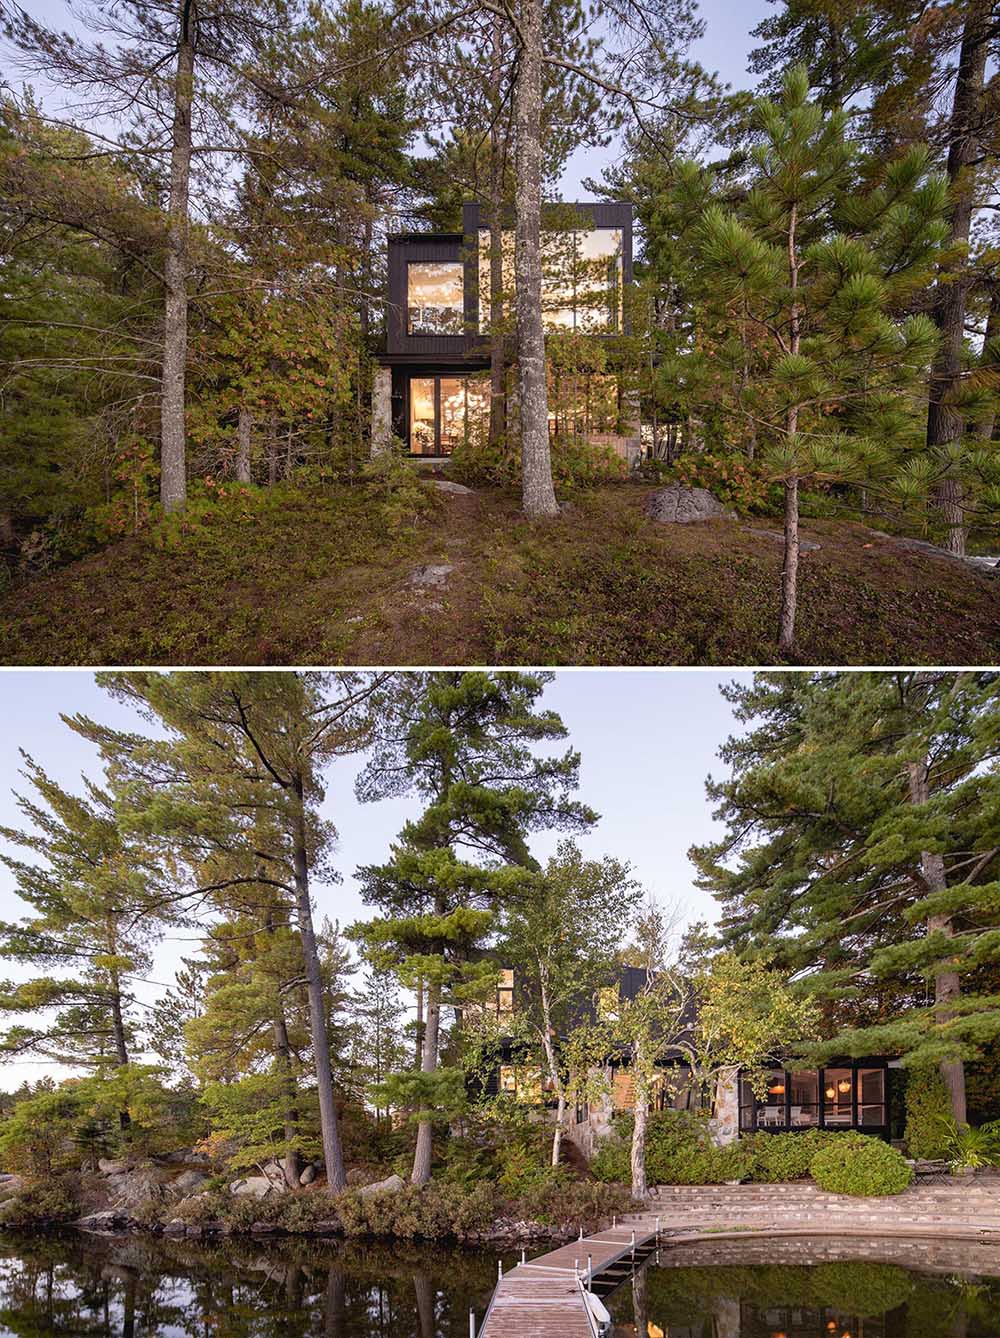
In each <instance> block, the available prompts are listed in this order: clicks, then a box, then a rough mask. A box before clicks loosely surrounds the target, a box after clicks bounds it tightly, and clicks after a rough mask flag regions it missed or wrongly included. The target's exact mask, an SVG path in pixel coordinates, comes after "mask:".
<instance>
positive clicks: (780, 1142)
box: [743, 1129, 859, 1184]
mask: <svg viewBox="0 0 1000 1338" xmlns="http://www.w3.org/2000/svg"><path fill="white" fill-rule="evenodd" d="M858 1137H859V1135H856V1134H849V1133H838V1132H837V1131H836V1130H833V1129H803V1130H802V1132H801V1133H787V1134H766V1133H758V1134H751V1135H750V1137H749V1138H746V1139H744V1140H743V1146H744V1147H746V1148H747V1150H748V1152H749V1154H750V1156H751V1159H752V1160H751V1166H750V1171H749V1175H750V1179H751V1180H753V1181H755V1182H757V1183H760V1184H783V1183H785V1182H786V1181H789V1180H807V1179H808V1178H809V1173H810V1167H811V1166H812V1160H813V1158H814V1157H815V1155H816V1153H817V1152H819V1150H820V1148H824V1147H829V1146H830V1145H831V1144H833V1143H836V1142H838V1141H843V1140H844V1139H848V1140H850V1141H852V1142H854V1141H856V1140H857V1138H858Z"/></svg>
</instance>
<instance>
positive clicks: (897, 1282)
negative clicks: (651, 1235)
mask: <svg viewBox="0 0 1000 1338" xmlns="http://www.w3.org/2000/svg"><path fill="white" fill-rule="evenodd" d="M607 1305H608V1307H609V1309H610V1310H611V1312H612V1316H613V1318H614V1320H615V1330H614V1332H615V1335H616V1338H625V1336H626V1335H628V1336H629V1338H633V1336H636V1338H1000V1246H997V1245H991V1246H983V1245H980V1244H978V1243H967V1242H960V1241H953V1242H947V1241H933V1242H921V1241H906V1242H904V1241H897V1242H888V1243H884V1242H880V1241H876V1240H871V1241H861V1242H859V1241H849V1240H845V1241H827V1240H815V1241H802V1240H794V1239H789V1240H785V1241H782V1240H779V1239H775V1240H770V1241H766V1242H765V1241H754V1242H749V1241H747V1242H739V1241H734V1242H732V1243H730V1242H725V1243H723V1242H719V1243H718V1244H715V1245H713V1244H711V1243H708V1244H699V1245H694V1246H682V1247H676V1248H674V1249H669V1248H667V1249H661V1251H660V1253H659V1257H658V1261H657V1259H656V1258H655V1257H654V1258H653V1259H651V1260H650V1263H649V1265H648V1266H647V1267H646V1268H644V1269H643V1270H642V1272H641V1273H640V1274H639V1275H638V1277H637V1279H636V1281H635V1282H633V1283H631V1284H628V1285H626V1286H624V1287H621V1288H619V1290H618V1291H617V1292H615V1293H614V1294H613V1295H612V1296H611V1297H610V1298H608V1301H607Z"/></svg>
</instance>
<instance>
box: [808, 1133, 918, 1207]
mask: <svg viewBox="0 0 1000 1338" xmlns="http://www.w3.org/2000/svg"><path fill="white" fill-rule="evenodd" d="M811 1170H812V1177H813V1179H814V1180H815V1181H816V1183H817V1185H819V1187H820V1188H821V1189H826V1190H829V1191H830V1192H831V1193H833V1194H854V1195H857V1196H859V1197H868V1196H874V1195H882V1194H901V1193H902V1192H903V1190H904V1189H905V1188H906V1187H907V1185H908V1184H909V1183H910V1181H911V1180H912V1179H913V1168H912V1167H911V1166H908V1165H907V1164H906V1160H905V1158H904V1157H903V1154H902V1153H901V1152H898V1151H897V1150H896V1148H894V1147H890V1146H889V1144H888V1143H883V1142H882V1141H881V1140H880V1139H878V1138H869V1137H865V1136H864V1135H859V1136H858V1139H857V1141H855V1139H852V1138H846V1137H845V1138H841V1139H839V1140H838V1141H837V1142H835V1143H829V1144H828V1145H827V1146H826V1147H824V1148H820V1150H819V1151H818V1152H817V1153H816V1155H815V1157H814V1158H813V1161H812V1167H811Z"/></svg>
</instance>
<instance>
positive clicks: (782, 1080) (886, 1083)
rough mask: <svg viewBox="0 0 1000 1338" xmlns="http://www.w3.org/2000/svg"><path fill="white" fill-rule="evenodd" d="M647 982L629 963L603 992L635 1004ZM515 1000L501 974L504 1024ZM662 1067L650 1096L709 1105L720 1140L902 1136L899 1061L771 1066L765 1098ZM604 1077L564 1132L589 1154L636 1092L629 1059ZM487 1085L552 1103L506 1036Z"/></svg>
mask: <svg viewBox="0 0 1000 1338" xmlns="http://www.w3.org/2000/svg"><path fill="white" fill-rule="evenodd" d="M645 979H646V977H645V971H644V970H643V969H642V968H640V967H632V966H626V967H623V968H622V970H621V972H620V974H619V977H618V979H617V981H616V982H615V983H614V984H612V985H610V986H609V987H608V989H609V990H610V991H613V992H614V993H615V994H616V995H617V997H618V998H619V999H620V1000H630V999H634V998H635V997H636V996H637V994H638V993H639V992H640V991H641V990H642V989H643V988H644V987H645ZM604 993H605V991H601V994H602V995H603V994H604ZM516 999H517V992H516V982H515V980H514V975H513V972H511V971H509V970H507V971H504V972H503V975H502V981H501V985H500V988H499V990H498V994H497V1015H498V1019H499V1020H500V1021H501V1023H502V1021H503V1018H504V1017H505V1016H509V1015H510V1013H511V1012H512V1011H513V1010H514V1009H515V1008H516V1006H517V1003H516ZM590 1007H591V1008H592V1005H591V1006H590ZM597 1011H598V1012H599V1011H600V1003H598V1005H597ZM692 1025H693V1019H692ZM663 1069H664V1079H663V1082H662V1084H661V1085H660V1086H659V1088H658V1090H657V1091H656V1093H655V1095H654V1103H655V1106H656V1108H657V1109H660V1110H662V1109H665V1108H667V1107H672V1108H674V1109H695V1108H703V1109H704V1108H705V1106H706V1105H709V1106H710V1107H711V1112H712V1117H713V1119H712V1127H713V1131H714V1137H715V1138H716V1140H717V1141H718V1142H720V1143H726V1142H732V1141H733V1140H734V1139H736V1138H738V1137H740V1136H741V1135H747V1134H753V1133H788V1132H795V1131H802V1130H806V1129H836V1130H849V1129H853V1130H857V1131H858V1132H860V1133H865V1134H872V1135H874V1136H875V1137H877V1138H882V1139H886V1140H889V1139H891V1138H898V1137H900V1136H901V1135H902V1084H901V1083H900V1082H899V1081H898V1080H899V1078H900V1077H901V1073H900V1071H899V1067H898V1061H893V1060H889V1059H886V1058H885V1057H880V1056H876V1057H872V1058H868V1059H845V1060H838V1061H836V1062H831V1063H830V1064H829V1065H826V1066H825V1067H823V1068H801V1067H799V1066H798V1065H797V1064H796V1063H795V1062H794V1061H790V1062H789V1063H788V1066H787V1067H783V1066H779V1065H778V1064H776V1065H775V1066H774V1068H773V1069H772V1070H771V1071H770V1073H769V1074H768V1081H767V1091H766V1093H765V1095H764V1097H763V1098H762V1099H761V1098H759V1097H756V1096H755V1095H754V1092H753V1090H752V1088H751V1085H750V1083H749V1082H748V1081H747V1079H746V1077H745V1076H744V1075H743V1074H741V1073H737V1074H732V1075H730V1076H729V1077H727V1079H725V1080H724V1081H720V1083H719V1084H718V1087H717V1090H716V1091H715V1092H714V1093H711V1094H701V1093H695V1092H693V1091H692V1090H691V1086H690V1084H689V1083H686V1082H685V1079H684V1071H685V1070H686V1069H687V1065H686V1063H685V1062H684V1059H683V1057H682V1055H681V1054H680V1052H678V1054H677V1055H676V1056H674V1057H667V1058H666V1059H665V1060H664V1062H663ZM606 1079H607V1081H606V1091H607V1095H606V1096H605V1097H604V1098H603V1100H602V1101H601V1102H599V1103H586V1102H584V1103H581V1104H580V1105H579V1106H577V1107H575V1108H571V1109H569V1110H568V1111H567V1112H566V1119H567V1125H566V1133H567V1135H568V1136H569V1137H570V1138H572V1139H573V1141H574V1142H575V1143H576V1144H577V1145H578V1146H579V1147H580V1148H581V1149H582V1150H583V1151H584V1152H585V1153H586V1154H587V1155H588V1156H589V1155H590V1154H591V1153H592V1152H593V1150H594V1148H595V1146H596V1144H597V1142H598V1141H599V1140H600V1139H601V1137H603V1136H604V1135H605V1134H606V1133H608V1132H609V1130H610V1128H611V1120H612V1119H613V1117H614V1115H615V1114H617V1113H618V1112H620V1111H624V1110H628V1109H630V1107H631V1104H632V1099H633V1089H632V1079H631V1075H630V1072H629V1057H628V1055H627V1054H620V1055H615V1056H610V1057H609V1059H608V1062H607V1073H606ZM485 1087H486V1093H487V1094H488V1095H491V1096H497V1095H501V1094H503V1093H509V1094H511V1095H517V1094H520V1095H521V1096H522V1097H524V1096H525V1094H526V1091H527V1092H530V1093H531V1094H532V1099H534V1100H537V1101H538V1102H539V1104H540V1105H542V1106H548V1107H552V1106H554V1104H555V1103H554V1101H553V1100H551V1099H550V1094H549V1093H548V1092H547V1091H546V1084H545V1082H544V1080H543V1079H542V1076H541V1075H540V1074H533V1073H530V1072H526V1071H525V1068H524V1062H523V1056H522V1055H519V1054H518V1052H517V1048H516V1046H513V1045H512V1043H511V1042H510V1041H509V1040H507V1039H504V1040H503V1041H502V1042H501V1047H500V1053H499V1055H498V1061H497V1064H496V1067H495V1069H494V1070H493V1071H492V1072H490V1073H489V1074H488V1075H487V1078H486V1084H485Z"/></svg>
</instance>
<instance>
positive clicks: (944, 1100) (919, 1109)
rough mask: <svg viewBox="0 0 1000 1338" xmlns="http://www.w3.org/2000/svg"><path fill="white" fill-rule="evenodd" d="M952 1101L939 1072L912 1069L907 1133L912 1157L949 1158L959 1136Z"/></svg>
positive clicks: (907, 1100) (909, 1083)
mask: <svg viewBox="0 0 1000 1338" xmlns="http://www.w3.org/2000/svg"><path fill="white" fill-rule="evenodd" d="M956 1132H957V1131H956V1128H955V1121H954V1119H953V1118H952V1114H951V1097H950V1096H949V1094H948V1088H947V1087H946V1086H945V1081H944V1079H943V1078H942V1077H941V1070H940V1069H938V1068H936V1067H935V1068H920V1069H910V1070H909V1072H908V1073H907V1075H906V1129H905V1132H904V1135H903V1136H904V1138H905V1139H906V1146H907V1149H908V1151H909V1153H910V1156H911V1157H916V1158H917V1159H918V1160H923V1159H927V1160H928V1161H934V1160H936V1159H938V1158H939V1157H947V1156H948V1154H949V1148H950V1145H951V1141H952V1139H953V1138H954V1136H955V1133H956Z"/></svg>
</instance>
